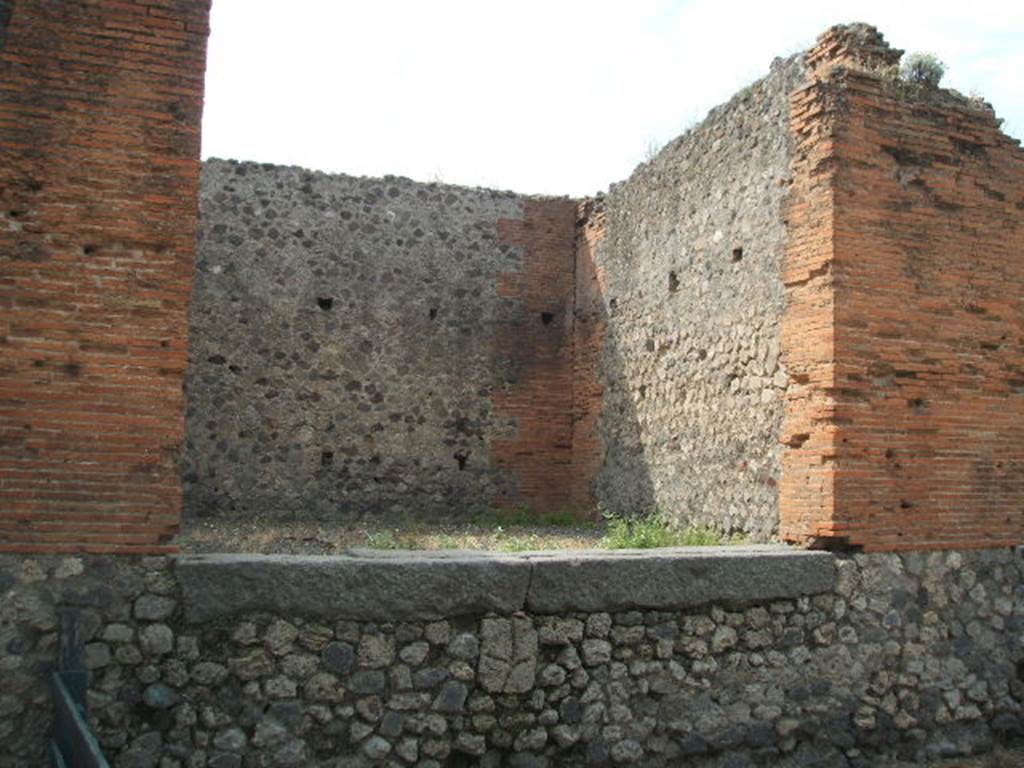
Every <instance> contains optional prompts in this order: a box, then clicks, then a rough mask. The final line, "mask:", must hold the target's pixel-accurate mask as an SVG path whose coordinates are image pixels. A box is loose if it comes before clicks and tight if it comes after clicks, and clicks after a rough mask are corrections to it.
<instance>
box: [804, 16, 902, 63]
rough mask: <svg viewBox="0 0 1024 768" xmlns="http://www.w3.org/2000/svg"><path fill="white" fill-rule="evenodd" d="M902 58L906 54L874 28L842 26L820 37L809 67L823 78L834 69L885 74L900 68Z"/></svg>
mask: <svg viewBox="0 0 1024 768" xmlns="http://www.w3.org/2000/svg"><path fill="white" fill-rule="evenodd" d="M902 56H903V51H902V50H900V49H898V48H893V47H892V46H891V45H889V43H888V42H886V40H885V37H884V36H883V35H882V33H881V32H879V31H878V29H876V28H875V27H873V26H871V25H870V24H860V23H857V24H838V25H836V26H834V27H830V28H829V29H827V30H825V31H824V32H823V33H822V34H821V35H819V36H818V40H817V42H816V43H815V45H814V47H813V48H811V49H810V50H809V51H808V52H807V57H806V59H805V63H806V65H807V68H808V69H809V70H810V71H811V72H812V73H813V74H814V75H817V76H822V75H825V74H827V73H828V71H829V70H830V69H832V68H833V67H844V66H845V67H848V66H854V67H857V68H863V69H875V70H884V69H888V68H890V67H894V66H896V65H898V64H899V62H900V58H901V57H902Z"/></svg>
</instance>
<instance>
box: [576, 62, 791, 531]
mask: <svg viewBox="0 0 1024 768" xmlns="http://www.w3.org/2000/svg"><path fill="white" fill-rule="evenodd" d="M803 77H804V70H803V65H802V63H801V60H800V58H799V57H794V58H791V59H788V60H781V59H780V60H777V61H776V62H775V64H774V65H773V67H772V70H771V72H770V74H769V75H768V76H766V77H765V78H764V79H762V80H760V81H758V82H757V83H754V84H753V85H751V86H750V87H748V88H746V89H744V90H743V91H742V92H741V93H740V94H738V95H737V96H735V97H733V99H732V100H731V101H729V102H728V103H727V104H724V105H722V106H720V107H717V108H715V109H714V110H712V111H711V113H710V114H709V115H708V116H707V118H706V119H705V120H704V121H703V122H702V123H701V124H700V125H698V126H697V127H695V128H693V129H692V130H690V131H688V132H687V133H685V134H684V135H682V136H680V137H679V138H677V139H675V140H673V141H672V142H670V143H669V144H668V146H666V147H665V148H664V149H663V150H662V151H661V152H660V153H659V154H658V155H657V157H655V158H653V159H652V160H651V161H650V162H648V163H646V164H643V165H641V166H640V167H639V168H638V169H637V170H636V171H635V172H634V174H633V175H632V176H631V177H630V178H629V179H628V180H627V181H625V182H622V183H621V184H615V185H613V186H612V187H611V189H610V191H609V192H608V194H607V196H606V197H605V198H604V200H603V201H602V202H601V203H599V204H598V205H597V206H595V207H594V209H592V212H591V216H594V215H595V214H599V215H600V216H601V217H602V227H603V232H601V233H600V236H598V237H595V236H594V235H593V234H592V233H589V232H588V236H589V239H590V240H591V241H595V242H591V243H590V244H589V246H588V255H589V260H588V264H589V263H592V267H590V268H589V270H588V271H589V272H592V273H593V272H596V274H597V275H599V276H600V281H599V283H600V288H601V293H602V297H601V301H600V303H595V302H591V303H590V304H589V305H588V304H585V303H583V302H582V301H581V302H580V307H581V311H583V310H586V309H587V308H588V307H589V315H590V316H589V317H588V319H587V327H588V328H596V329H597V331H596V332H594V333H598V334H600V335H602V336H603V340H602V344H603V350H602V353H601V361H600V364H599V366H598V373H597V377H598V380H599V382H600V384H601V388H600V390H599V392H598V393H597V394H599V396H600V398H601V401H600V406H599V410H600V416H599V418H598V420H597V422H598V423H597V425H596V428H595V429H596V433H597V435H598V436H599V437H600V440H601V443H602V445H603V449H604V463H603V466H602V467H601V468H600V471H599V473H598V475H597V479H596V483H595V490H596V495H597V499H598V501H599V502H600V503H601V504H602V505H603V506H604V507H605V508H606V509H607V510H608V511H610V512H613V513H617V514H636V513H642V512H649V511H651V510H654V509H660V510H661V511H662V512H664V513H665V514H667V515H668V516H669V517H670V518H673V519H676V520H679V521H681V522H683V523H689V524H698V525H710V526H712V527H715V528H717V529H719V530H721V531H723V532H726V533H741V534H744V535H747V536H750V537H752V538H754V539H755V540H767V539H769V538H771V537H772V536H773V535H774V534H775V533H776V531H777V525H778V482H779V474H780V452H781V446H780V444H779V434H780V428H781V423H782V415H783V404H784V401H785V393H786V388H787V386H788V377H787V374H786V371H785V369H784V368H783V366H782V364H781V358H780V339H779V325H780V319H781V316H782V311H783V284H782V279H781V269H782V257H783V252H784V248H785V242H786V223H785V221H784V219H783V207H784V206H783V203H784V200H785V198H786V194H787V191H788V187H789V178H790V164H791V143H792V142H791V138H790V133H789V106H788V105H789V95H790V93H791V92H792V91H794V90H795V89H796V88H797V87H798V86H799V84H800V83H801V81H802V79H803ZM594 333H591V335H594ZM582 349H583V350H584V351H586V350H587V349H588V347H587V346H585V345H584V346H582ZM577 407H578V410H580V409H581V408H582V406H581V405H578V406H577ZM597 410H598V406H596V405H595V406H594V407H593V408H590V409H589V412H593V411H597Z"/></svg>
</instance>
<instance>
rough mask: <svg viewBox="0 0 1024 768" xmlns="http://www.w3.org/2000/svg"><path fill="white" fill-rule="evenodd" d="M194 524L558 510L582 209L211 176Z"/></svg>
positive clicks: (565, 498) (255, 174)
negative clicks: (219, 519) (252, 517)
mask: <svg viewBox="0 0 1024 768" xmlns="http://www.w3.org/2000/svg"><path fill="white" fill-rule="evenodd" d="M202 178H203V184H202V192H201V196H200V201H201V206H200V211H201V228H200V240H199V258H198V265H197V267H198V269H197V280H196V290H195V293H194V295H193V301H192V309H191V313H192V314H191V317H192V352H191V370H190V374H189V386H188V389H189V398H188V403H189V404H188V430H187V440H186V450H185V459H186V468H185V487H186V509H187V512H188V514H190V515H218V514H225V513H227V514H230V513H236V514H243V515H244V514H252V513H257V512H258V513H261V514H263V515H267V516H277V517H280V516H290V517H293V516H300V517H306V518H309V517H313V518H320V519H345V518H351V517H353V516H357V515H368V514H369V515H372V514H381V513H389V512H390V513H409V514H413V515H416V516H426V517H432V518H439V517H442V516H444V517H453V516H454V517H458V516H464V515H467V514H472V513H476V512H482V511H489V510H491V509H493V508H494V507H496V506H507V505H516V504H522V505H528V506H529V507H530V508H532V509H535V510H538V511H555V510H558V509H569V508H571V506H572V505H571V500H570V498H569V493H568V485H567V484H566V483H565V482H564V477H566V476H568V475H570V474H571V472H572V466H571V464H572V458H571V445H570V442H571V440H570V435H571V428H572V424H571V418H570V414H571V404H572V382H571V374H572V367H571V360H572V344H571V331H572V313H571V306H572V290H573V253H572V250H573V238H574V234H575V222H576V204H575V203H574V202H572V201H569V200H566V199H557V198H550V199H540V198H527V197H523V196H520V195H515V194H513V193H510V192H494V191H491V190H485V189H465V188H461V187H453V186H449V185H442V184H418V183H416V182H412V181H410V180H408V179H399V178H385V179H365V178H353V177H349V176H341V175H327V174H323V173H312V172H309V171H304V170H301V169H298V168H280V167H275V166H267V165H257V164H254V163H232V162H223V161H207V162H206V163H205V164H204V167H203V177H202Z"/></svg>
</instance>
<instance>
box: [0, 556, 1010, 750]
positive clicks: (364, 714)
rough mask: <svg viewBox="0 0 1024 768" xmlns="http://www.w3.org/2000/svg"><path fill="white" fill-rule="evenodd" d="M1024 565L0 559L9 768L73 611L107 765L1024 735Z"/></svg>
mask: <svg viewBox="0 0 1024 768" xmlns="http://www.w3.org/2000/svg"><path fill="white" fill-rule="evenodd" d="M1022 562H1024V561H1022V559H1021V555H1020V553H1019V552H1015V551H1013V550H1011V549H1003V550H981V551H972V552H963V553H960V552H931V553H908V554H874V555H856V556H849V557H837V556H835V555H833V554H831V553H826V552H807V551H800V550H792V549H787V548H784V547H746V548H728V549H725V550H721V549H698V550H669V551H665V552H660V553H652V552H625V553H622V554H608V553H593V552H591V553H586V552H585V553H550V552H548V553H527V554H521V555H487V554H482V555H480V554H478V555H471V554H467V553H448V554H437V553H434V554H430V555H424V554H417V553H385V554H380V553H372V552H354V553H352V554H351V555H350V556H346V557H320V558H316V557H273V556H263V557H261V556H245V555H238V556H232V555H223V556H195V557H187V556H182V557H178V558H164V557H151V558H128V557H122V558H103V557H67V558H57V557H39V558H19V557H14V556H10V555H7V556H0V585H2V588H3V590H4V593H5V599H4V600H3V601H2V602H0V636H2V637H3V638H4V643H3V644H2V645H0V666H2V668H3V669H4V670H5V672H4V686H3V689H2V690H0V766H2V767H3V768H8V767H9V766H22V765H38V764H39V760H40V757H39V756H40V750H41V748H42V745H43V734H44V733H45V730H46V727H47V723H48V720H49V711H48V708H47V705H46V695H45V691H44V690H43V687H42V686H43V683H42V680H41V679H40V677H39V675H38V673H37V666H38V665H46V664H48V663H50V661H51V660H52V658H53V653H54V646H55V644H56V632H55V627H56V625H57V621H58V616H59V615H63V616H64V617H65V618H64V621H65V622H67V621H69V619H70V620H72V621H74V622H75V623H76V624H77V628H78V632H79V636H80V638H81V641H82V642H83V643H84V646H83V654H84V660H85V663H86V665H87V666H88V667H89V669H90V670H91V676H92V682H91V685H90V692H89V705H90V716H91V720H92V722H93V723H94V726H95V729H96V731H97V733H98V734H99V738H100V741H101V743H102V745H103V748H104V749H105V751H106V752H107V754H108V756H110V757H111V759H112V760H113V762H114V764H115V765H125V766H140V765H141V766H156V765H159V764H160V763H161V761H163V764H164V765H175V764H177V765H190V766H191V765H196V766H240V765H251V764H256V765H265V766H273V767H275V768H278V767H284V766H303V767H304V768H305V767H310V768H314V767H316V768H320V767H322V768H327V767H328V766H336V765H338V764H339V761H340V762H341V763H344V764H346V765H354V766H376V765H401V766H406V765H409V766H412V765H415V766H420V768H430V767H435V768H436V767H437V766H442V765H447V766H463V765H484V766H519V765H548V766H584V765H586V766H602V765H645V766H646V765H650V766H676V765H681V764H685V765H688V766H690V765H692V766H696V767H697V768H720V767H721V766H724V765H748V766H778V765H787V764H794V765H808V766H811V765H818V766H829V767H830V768H831V767H833V766H839V767H841V766H855V767H857V768H861V767H863V768H869V767H870V768H874V767H875V766H879V765H886V764H888V762H889V761H890V760H891V759H895V758H900V759H903V760H926V759H929V758H937V757H940V756H952V755H965V754H972V753H975V752H983V751H986V750H989V749H991V748H992V747H993V746H994V745H997V744H1000V743H1002V742H1004V741H1008V742H1009V741H1012V740H1013V739H1014V738H1021V737H1022V736H1024V719H1022V715H1021V712H1022V710H1021V707H1022V699H1024V684H1022V682H1021V680H1020V671H1019V670H1020V665H1021V663H1022V660H1024V649H1022V648H1021V645H1020V636H1021V629H1022V620H1024V606H1022V604H1021V599H1020V594H1019V591H1020V583H1021V576H1022V567H1024V566H1022Z"/></svg>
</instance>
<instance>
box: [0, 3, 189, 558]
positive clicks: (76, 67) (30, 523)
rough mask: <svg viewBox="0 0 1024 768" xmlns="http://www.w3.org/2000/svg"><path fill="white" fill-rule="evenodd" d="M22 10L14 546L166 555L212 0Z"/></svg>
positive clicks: (176, 483)
mask: <svg viewBox="0 0 1024 768" xmlns="http://www.w3.org/2000/svg"><path fill="white" fill-rule="evenodd" d="M11 7H13V13H12V14H11V15H10V18H9V23H8V24H7V28H6V30H5V32H4V33H3V35H4V36H3V37H2V38H0V40H2V41H3V42H0V145H2V146H3V147H4V162H3V163H2V164H0V350H2V353H0V357H2V361H3V362H2V363H0V371H2V373H0V550H6V551H33V550H45V551H71V550H82V551H93V552H99V551H132V552H143V551H158V550H162V549H167V548H168V545H167V542H168V541H169V539H170V537H171V536H172V535H173V533H174V531H175V530H176V528H177V521H178V514H179V508H180V495H181V491H180V480H179V472H178V466H177V452H178V447H179V445H180V443H181V441H182V435H183V427H182V377H183V373H184V370H185V366H186V357H187V322H186V307H187V303H188V297H189V291H190V288H191V275H192V262H193V253H194V237H195V228H196V215H197V214H196V210H197V205H196V198H197V191H198V186H197V185H198V172H199V164H198V154H199V121H200V113H201V109H202V90H203V72H204V60H205V45H206V36H207V33H208V28H207V15H208V11H209V3H208V2H203V1H202V0H189V1H188V2H185V1H184V0H176V1H173V2H172V1H170V0H123V1H122V2H116V3H114V2H87V3H66V2H54V1H52V0H50V1H47V0H19V2H18V3H17V4H15V5H14V6H10V7H8V8H7V10H10V8H11ZM0 15H2V14H0Z"/></svg>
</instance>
